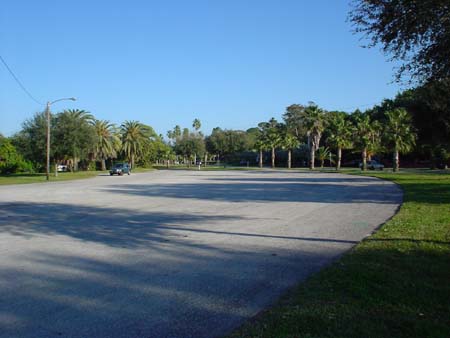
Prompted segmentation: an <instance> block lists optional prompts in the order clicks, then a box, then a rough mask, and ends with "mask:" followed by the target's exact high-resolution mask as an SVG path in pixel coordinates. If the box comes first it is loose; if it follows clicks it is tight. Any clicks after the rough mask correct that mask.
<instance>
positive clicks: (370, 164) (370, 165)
mask: <svg viewBox="0 0 450 338" xmlns="http://www.w3.org/2000/svg"><path fill="white" fill-rule="evenodd" d="M359 167H360V168H361V169H362V167H363V164H362V162H361V163H359ZM366 168H367V169H370V170H383V169H384V165H382V164H381V163H380V162H377V161H375V160H372V161H367V162H366Z"/></svg>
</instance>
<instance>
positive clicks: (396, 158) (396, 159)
mask: <svg viewBox="0 0 450 338" xmlns="http://www.w3.org/2000/svg"><path fill="white" fill-rule="evenodd" d="M399 157H400V156H399V153H398V150H397V148H396V149H394V161H393V170H394V171H398V169H400V159H399Z"/></svg>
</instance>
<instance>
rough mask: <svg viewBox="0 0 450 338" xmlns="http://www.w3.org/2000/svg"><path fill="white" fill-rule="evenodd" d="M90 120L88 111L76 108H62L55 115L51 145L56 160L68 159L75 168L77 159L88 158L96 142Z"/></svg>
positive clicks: (76, 167)
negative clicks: (61, 110)
mask: <svg viewBox="0 0 450 338" xmlns="http://www.w3.org/2000/svg"><path fill="white" fill-rule="evenodd" d="M92 120H93V116H92V115H91V114H90V113H88V112H86V111H84V110H78V109H69V110H64V111H63V112H62V113H59V114H57V115H56V118H55V120H54V127H53V130H52V136H53V138H52V145H51V149H52V151H53V153H52V155H53V156H52V157H53V158H54V159H55V160H56V161H59V160H65V159H70V160H71V161H72V162H73V166H74V169H75V170H77V169H78V162H79V161H81V160H88V159H89V157H90V155H91V154H92V152H93V149H92V148H93V145H94V144H96V143H97V142H96V138H97V136H96V131H95V128H94V127H93V126H92Z"/></svg>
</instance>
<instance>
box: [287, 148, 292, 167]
mask: <svg viewBox="0 0 450 338" xmlns="http://www.w3.org/2000/svg"><path fill="white" fill-rule="evenodd" d="M291 165H292V151H291V149H289V150H288V169H291Z"/></svg>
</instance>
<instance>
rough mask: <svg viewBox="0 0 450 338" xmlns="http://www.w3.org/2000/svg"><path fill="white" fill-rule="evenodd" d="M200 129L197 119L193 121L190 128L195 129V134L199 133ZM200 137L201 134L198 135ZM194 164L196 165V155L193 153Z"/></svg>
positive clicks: (200, 125)
mask: <svg viewBox="0 0 450 338" xmlns="http://www.w3.org/2000/svg"><path fill="white" fill-rule="evenodd" d="M201 127H202V123H201V122H200V120H199V119H194V121H193V122H192V128H194V129H195V131H196V132H198V131H199V129H200V128H201ZM199 134H200V136H201V135H202V133H201V132H200V133H199ZM194 163H195V164H197V153H196V152H194Z"/></svg>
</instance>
